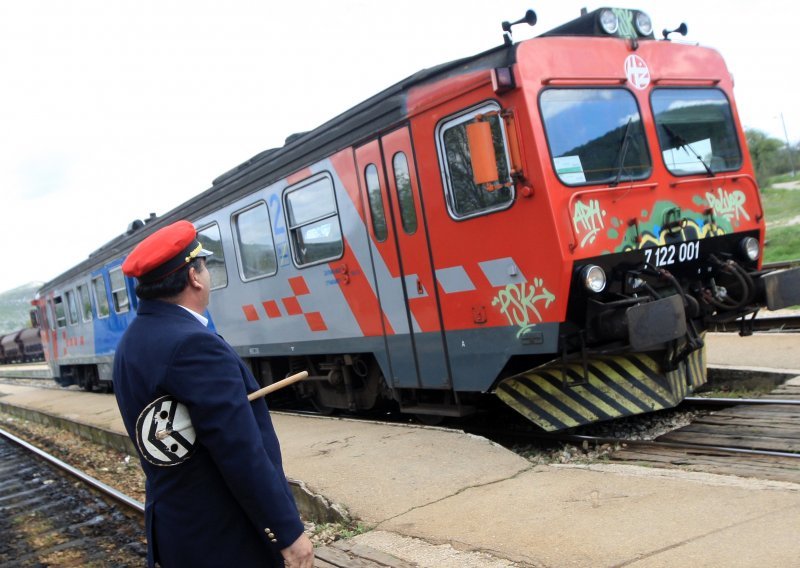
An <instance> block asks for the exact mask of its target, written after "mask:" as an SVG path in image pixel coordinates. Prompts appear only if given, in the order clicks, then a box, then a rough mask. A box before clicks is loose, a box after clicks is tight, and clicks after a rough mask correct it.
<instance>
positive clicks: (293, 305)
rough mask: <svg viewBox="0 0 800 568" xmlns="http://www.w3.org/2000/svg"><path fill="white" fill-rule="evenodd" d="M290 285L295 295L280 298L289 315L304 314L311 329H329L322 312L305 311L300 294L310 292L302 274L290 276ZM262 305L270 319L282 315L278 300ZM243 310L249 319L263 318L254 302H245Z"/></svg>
mask: <svg viewBox="0 0 800 568" xmlns="http://www.w3.org/2000/svg"><path fill="white" fill-rule="evenodd" d="M289 286H290V287H291V289H292V293H293V294H294V295H293V296H287V297H285V298H281V299H280V303H281V304H283V309H284V311H285V312H286V315H287V316H303V317H304V318H305V320H306V323H307V324H308V327H309V329H310V330H311V331H327V329H328V326H327V325H326V324H325V319H324V318H323V317H322V314H321V313H320V312H308V313H305V312H304V311H303V308H302V306H301V305H300V301H299V300H298V299H297V297H298V296H305V295H306V294H310V293H311V292H310V290H309V289H308V284H307V283H306V280H305V278H303V277H302V276H296V277H294V278H289ZM261 307H262V308H263V309H264V314H265V315H266V317H267V318H268V319H276V318H279V317H282V314H281V309H280V306H279V305H278V302H277V301H276V300H264V301H263V302H261ZM242 312H244V317H245V319H246V320H247V321H258V320H260V319H261V316H260V315H259V312H258V309H257V308H256V306H254V305H253V304H245V305H244V306H242Z"/></svg>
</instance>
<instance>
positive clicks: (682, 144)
mask: <svg viewBox="0 0 800 568" xmlns="http://www.w3.org/2000/svg"><path fill="white" fill-rule="evenodd" d="M661 128H663V129H664V132H666V133H667V136H669V142H670V145H672V146H674V147H675V148H677V149H678V150H680V149H681V148H683V151H684V152H686V153H687V154H688V153H689V152H691V153H692V154H693V155H694V157H695V158H697V161H698V162H700V163H701V164H703V167H704V168H705V169H706V173H707V174H708V177H714V176H715V175H716V174H715V173H714V170H712V169H711V166H709V165H708V164H707V163H706V161H705V160H704V159H703V158H701V157H700V154H698V153H697V152H695V150H694V148H692V145H691V144H689V143H688V142H687V141H686V139H684V138H683V136H681V135H680V134H678V133H677V132H675V131H674V130H672V129H671V128H670V127H669V126H667V125H666V124H662V125H661ZM686 148H688V149H689V150H688V151H687V150H686Z"/></svg>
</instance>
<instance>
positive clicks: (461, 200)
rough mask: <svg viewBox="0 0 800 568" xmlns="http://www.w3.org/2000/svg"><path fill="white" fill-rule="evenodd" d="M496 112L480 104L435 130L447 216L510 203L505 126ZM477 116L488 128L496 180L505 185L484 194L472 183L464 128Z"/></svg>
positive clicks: (471, 213) (472, 213)
mask: <svg viewBox="0 0 800 568" xmlns="http://www.w3.org/2000/svg"><path fill="white" fill-rule="evenodd" d="M499 110H500V107H499V106H498V105H497V104H495V103H489V104H484V105H481V106H479V107H475V108H472V109H469V110H467V111H464V112H462V113H461V114H458V115H456V116H454V117H451V118H447V119H445V120H444V121H443V122H441V123H440V124H439V126H438V127H437V134H436V139H437V140H436V142H437V146H438V150H439V161H440V164H441V170H442V182H443V184H444V188H445V193H446V195H447V206H448V209H449V210H450V215H451V216H452V217H454V218H456V219H463V218H466V217H474V216H475V215H480V214H482V213H486V212H489V211H496V210H499V209H505V208H507V207H510V206H511V204H512V202H513V200H514V186H513V184H512V183H510V181H511V176H510V171H511V168H510V166H509V164H510V160H509V149H508V147H507V144H506V133H505V125H504V123H503V120H502V119H501V118H500V116H499V115H498V111H499ZM479 115H483V116H484V117H485V118H484V120H487V121H488V122H489V126H490V128H491V132H492V143H493V145H494V153H495V159H496V162H497V169H498V175H499V179H500V180H502V181H507V182H508V183H507V184H505V185H504V186H503V187H501V188H500V189H496V190H494V191H488V190H487V189H486V188H484V187H482V186H481V185H479V184H477V183H475V181H474V176H473V171H472V162H471V159H470V158H471V156H470V149H469V143H468V141H467V125H468V124H470V123H471V122H474V121H475V120H476V119H477V118H478V117H479Z"/></svg>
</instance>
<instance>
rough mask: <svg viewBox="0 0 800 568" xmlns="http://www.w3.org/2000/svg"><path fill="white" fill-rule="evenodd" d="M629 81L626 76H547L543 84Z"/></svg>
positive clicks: (601, 83) (595, 83)
mask: <svg viewBox="0 0 800 568" xmlns="http://www.w3.org/2000/svg"><path fill="white" fill-rule="evenodd" d="M627 81H628V79H626V78H625V77H545V78H544V79H542V85H582V84H586V83H591V84H593V85H609V84H611V85H624V84H625V83H626V82H627Z"/></svg>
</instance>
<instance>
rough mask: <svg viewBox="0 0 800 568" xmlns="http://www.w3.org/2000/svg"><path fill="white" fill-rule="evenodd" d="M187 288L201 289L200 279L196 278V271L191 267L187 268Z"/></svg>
mask: <svg viewBox="0 0 800 568" xmlns="http://www.w3.org/2000/svg"><path fill="white" fill-rule="evenodd" d="M188 278H189V286H191V287H192V288H201V287H202V284H201V283H200V279H199V278H198V277H197V269H196V268H195V267H194V266H192V267H190V268H189V276H188Z"/></svg>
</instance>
